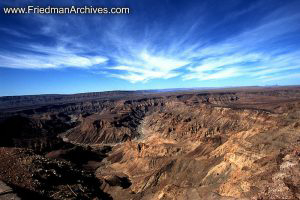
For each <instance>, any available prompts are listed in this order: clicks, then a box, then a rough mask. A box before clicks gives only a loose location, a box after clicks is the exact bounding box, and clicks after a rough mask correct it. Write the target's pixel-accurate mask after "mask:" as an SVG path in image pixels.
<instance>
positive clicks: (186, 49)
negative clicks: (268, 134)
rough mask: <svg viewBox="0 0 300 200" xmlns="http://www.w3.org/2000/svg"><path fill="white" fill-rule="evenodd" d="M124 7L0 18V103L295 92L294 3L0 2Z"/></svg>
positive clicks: (299, 36)
mask: <svg viewBox="0 0 300 200" xmlns="http://www.w3.org/2000/svg"><path fill="white" fill-rule="evenodd" d="M26 5H39V6H48V5H52V6H62V7H65V6H71V5H77V6H90V5H93V6H101V7H130V9H131V13H130V14H128V15H75V14H71V15H38V14H30V15H5V14H4V13H3V11H2V10H1V12H0V96H6V95H24V94H49V93H79V92H92V91H93V92H94V91H107V90H139V89H161V88H184V87H224V86H250V85H261V86H264V85H296V84H300V23H299V22H300V12H299V11H300V1H299V0H247V1H245V0H223V1H219V0H207V1H205V0H203V1H198V0H189V1H186V0H185V1H184V0H176V1H174V0H159V1H157V0H143V1H140V0H32V1H28V0H16V1H12V0H0V7H1V9H2V8H3V7H11V6H20V7H22V6H26Z"/></svg>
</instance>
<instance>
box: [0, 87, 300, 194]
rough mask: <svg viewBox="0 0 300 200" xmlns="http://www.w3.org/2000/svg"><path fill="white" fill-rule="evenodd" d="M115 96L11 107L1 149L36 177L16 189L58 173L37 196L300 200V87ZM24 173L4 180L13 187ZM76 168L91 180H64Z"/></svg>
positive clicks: (6, 114)
mask: <svg viewBox="0 0 300 200" xmlns="http://www.w3.org/2000/svg"><path fill="white" fill-rule="evenodd" d="M112 94H113V95H112V98H111V99H109V97H108V96H107V94H103V95H100V94H98V93H95V94H94V95H86V96H85V95H83V94H82V95H79V96H75V97H76V98H75V97H74V98H72V97H70V96H67V97H64V96H63V97H60V98H58V99H56V100H53V98H50V97H49V96H48V97H47V98H45V99H43V98H42V97H39V99H38V101H39V102H42V105H39V106H38V105H35V106H33V107H30V105H29V104H28V102H27V103H26V106H25V107H24V108H20V107H19V104H18V107H17V108H16V109H15V110H14V109H13V107H10V108H9V109H4V110H3V113H2V115H1V116H2V118H1V125H0V129H1V145H2V146H6V147H5V148H2V149H1V155H2V157H5V156H4V155H6V154H7V155H10V154H12V155H13V156H10V158H9V159H10V160H11V162H13V161H14V160H20V163H19V164H18V166H19V167H25V168H26V170H25V168H24V170H23V172H24V174H25V175H27V174H28V175H29V174H34V176H31V177H30V178H29V179H27V180H28V181H25V182H24V181H23V182H24V185H22V184H21V185H18V187H16V188H19V187H21V188H26V189H27V190H29V191H31V190H33V189H35V190H38V187H37V186H35V185H34V184H38V185H41V184H44V181H43V180H44V179H48V178H50V179H51V180H52V178H53V179H55V181H56V182H51V188H52V189H51V190H49V191H44V192H41V190H42V189H40V192H38V193H37V194H35V195H43V196H45V197H52V196H53V197H55V198H56V199H59V198H64V199H76V198H78V196H80V197H82V198H92V197H96V196H97V195H98V198H104V199H105V198H113V199H300V187H299V185H300V163H299V162H300V88H298V87H278V88H246V89H245V88H244V89H231V90H222V91H187V92H183V91H181V92H168V93H150V92H149V93H146V94H145V92H144V93H138V92H136V93H132V94H131V93H130V95H131V96H126V95H125V93H121V94H120V95H119V96H118V95H117V94H116V93H112ZM100 97H101V98H100ZM64 98H66V99H67V100H68V102H63V99H64ZM85 98H87V99H85ZM25 99H26V98H25ZM49 99H50V100H51V101H56V102H58V103H57V104H56V105H54V104H53V102H50V103H49V102H48V104H47V101H48V100H49ZM29 100H30V101H36V100H35V99H34V98H33V97H30V98H28V101H29ZM16 102H17V101H12V103H11V104H9V103H8V102H7V99H5V103H6V104H9V105H14V104H17V103H16ZM46 104H47V105H46ZM28 106H29V107H30V108H28ZM2 130H4V131H2ZM3 133H5V134H3ZM15 147H19V149H15ZM24 148H27V149H28V148H29V149H31V150H25V149H24ZM19 151H20V152H19ZM12 152H19V153H17V154H14V153H12ZM29 152H31V153H29ZM19 154H20V155H22V156H21V157H22V158H26V159H27V160H26V162H25V161H24V162H23V161H21V160H22V159H21V158H20V156H19ZM45 157H47V158H45ZM5 158H7V157H5ZM7 159H8V158H7ZM18 162H19V161H18ZM68 163H69V164H68ZM4 167H5V166H4V165H3V164H2V165H0V168H1V169H4ZM6 167H7V166H6ZM8 168H9V167H8ZM31 169H35V172H34V173H33V171H32V170H31ZM36 169H39V170H40V171H41V173H37V172H36ZM28 170H29V171H28ZM30 170H31V171H30ZM39 170H38V171H39ZM45 170H46V171H45ZM47 170H48V171H47ZM53 170H54V171H55V173H56V175H55V174H54V171H53ZM78 170H82V173H83V174H78V172H77V171H78ZM20 171H22V170H20ZM36 173H37V174H36ZM64 173H65V174H64ZM85 173H86V174H85ZM89 173H92V174H93V175H94V177H90V178H88V177H89V176H90V175H88V174H89ZM17 174H18V172H17V171H11V172H10V174H9V177H8V176H7V175H6V174H3V173H2V174H0V178H1V180H3V181H4V182H6V183H7V184H12V185H13V186H14V185H15V184H16V182H17V180H16V176H18V177H19V176H20V175H17ZM69 174H71V175H70V176H74V177H77V178H78V179H81V178H82V177H85V178H83V179H84V180H86V181H85V182H82V183H80V184H79V185H78V184H77V183H76V184H77V185H76V184H75V182H76V181H75V180H74V181H73V182H72V181H71V180H70V181H71V182H68V183H66V182H64V180H63V179H60V178H59V177H57V176H59V175H60V176H62V177H64V176H65V175H66V176H68V175H69ZM72 174H73V175H72ZM51 177H52V178H51ZM93 178H95V179H93ZM95 180H98V182H97V181H95ZM19 182H20V183H22V181H19ZM35 182H36V183H35ZM91 183H93V187H92V188H90V189H89V190H88V189H83V190H81V189H80V187H81V188H88V187H90V185H91ZM69 187H71V189H70V188H69ZM43 190H47V189H45V188H44V189H43ZM79 190H81V191H79ZM26 194H27V193H26ZM101 195H102V196H101ZM23 196H24V195H23Z"/></svg>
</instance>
